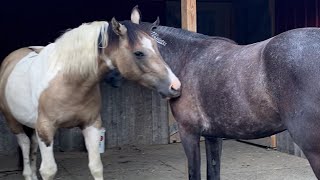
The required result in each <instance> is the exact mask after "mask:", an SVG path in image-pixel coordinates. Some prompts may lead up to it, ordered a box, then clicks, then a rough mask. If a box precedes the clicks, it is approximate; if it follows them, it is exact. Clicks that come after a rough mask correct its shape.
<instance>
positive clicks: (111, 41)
mask: <svg viewBox="0 0 320 180" xmlns="http://www.w3.org/2000/svg"><path fill="white" fill-rule="evenodd" d="M120 23H121V24H122V25H124V26H125V27H126V28H127V36H128V40H129V45H130V46H135V45H136V43H137V42H138V39H139V38H140V37H139V34H141V33H142V34H148V35H150V32H151V31H150V30H149V31H148V30H147V29H146V27H145V26H140V25H138V24H135V23H132V22H131V21H128V20H126V21H122V22H120ZM108 46H109V47H111V48H112V47H118V46H119V36H118V35H117V34H116V33H115V32H114V31H113V30H112V25H111V24H110V25H109V27H108Z"/></svg>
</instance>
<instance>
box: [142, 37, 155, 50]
mask: <svg viewBox="0 0 320 180" xmlns="http://www.w3.org/2000/svg"><path fill="white" fill-rule="evenodd" d="M141 44H142V47H143V48H146V49H150V50H151V51H152V52H154V53H156V51H155V50H154V49H153V47H152V42H151V40H150V39H148V38H146V37H143V38H142V40H141Z"/></svg>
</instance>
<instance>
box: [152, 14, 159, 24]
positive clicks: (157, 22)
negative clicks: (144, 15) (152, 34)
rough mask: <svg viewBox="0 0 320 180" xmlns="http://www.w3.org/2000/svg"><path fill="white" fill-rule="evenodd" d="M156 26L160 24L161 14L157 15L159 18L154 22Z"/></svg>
mask: <svg viewBox="0 0 320 180" xmlns="http://www.w3.org/2000/svg"><path fill="white" fill-rule="evenodd" d="M152 24H153V25H154V26H159V24H160V18H159V16H158V17H157V20H156V21H155V22H153V23H152Z"/></svg>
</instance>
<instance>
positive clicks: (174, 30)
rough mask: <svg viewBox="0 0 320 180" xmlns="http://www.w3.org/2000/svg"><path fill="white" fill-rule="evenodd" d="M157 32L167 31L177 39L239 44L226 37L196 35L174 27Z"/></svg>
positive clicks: (161, 27) (163, 28)
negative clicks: (186, 38)
mask: <svg viewBox="0 0 320 180" xmlns="http://www.w3.org/2000/svg"><path fill="white" fill-rule="evenodd" d="M157 30H159V31H165V32H167V33H170V32H171V33H172V34H174V35H175V37H178V38H179V37H181V38H185V37H188V38H191V39H202V40H222V41H226V42H230V43H234V44H237V43H236V42H235V41H233V40H231V39H228V38H225V37H219V36H208V35H204V34H200V33H194V32H190V31H187V30H184V29H180V28H173V27H167V26H158V27H157Z"/></svg>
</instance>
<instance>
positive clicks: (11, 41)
mask: <svg viewBox="0 0 320 180" xmlns="http://www.w3.org/2000/svg"><path fill="white" fill-rule="evenodd" d="M137 4H138V5H139V8H140V10H141V11H142V15H143V20H144V21H154V20H155V19H156V17H157V16H160V18H161V20H162V21H165V18H164V8H165V4H164V3H163V1H153V0H95V1H90V0H65V1H62V0H53V1H42V0H32V1H21V0H9V1H2V2H1V5H0V59H1V60H0V61H2V60H3V58H4V57H5V56H6V55H7V54H8V53H10V52H11V51H13V50H15V49H17V48H20V47H24V46H31V45H46V44H48V43H49V42H53V41H54V40H55V39H56V38H57V37H59V36H60V35H61V34H62V33H63V32H64V31H65V30H66V29H68V28H75V27H77V26H79V25H80V24H81V23H84V22H91V21H95V20H105V21H110V20H111V18H112V17H113V16H115V17H116V18H117V20H125V19H129V18H130V13H131V9H132V8H133V7H134V6H135V5H137Z"/></svg>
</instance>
